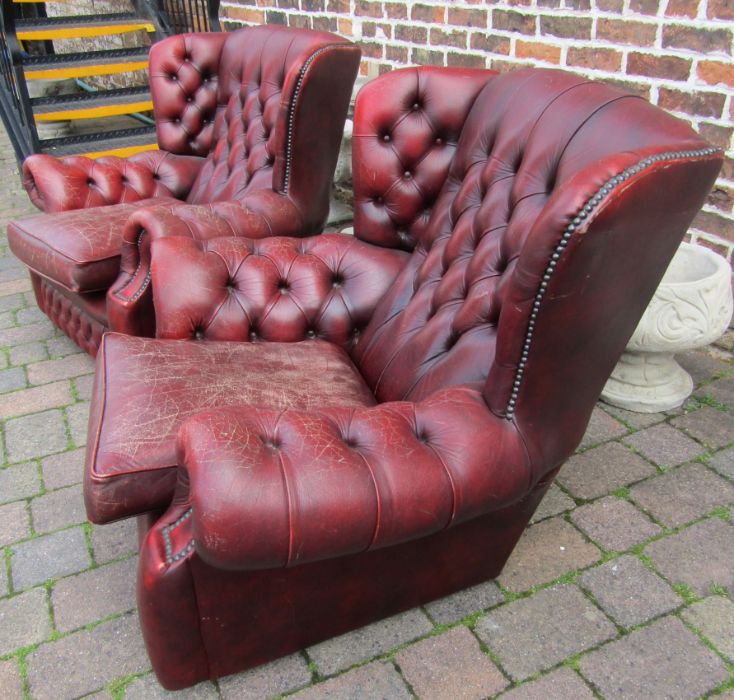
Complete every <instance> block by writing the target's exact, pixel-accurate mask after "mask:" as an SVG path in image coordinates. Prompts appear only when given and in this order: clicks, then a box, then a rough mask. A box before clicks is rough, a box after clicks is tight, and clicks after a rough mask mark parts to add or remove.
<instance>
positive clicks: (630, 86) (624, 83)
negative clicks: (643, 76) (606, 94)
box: [601, 78, 650, 100]
mask: <svg viewBox="0 0 734 700" xmlns="http://www.w3.org/2000/svg"><path fill="white" fill-rule="evenodd" d="M601 82H602V83H606V84H607V85H611V86H613V87H616V88H619V89H620V90H624V91H625V92H630V93H632V94H633V95H639V96H640V97H644V98H645V99H646V100H649V99H650V87H649V86H648V85H644V84H641V83H633V82H631V81H628V80H618V79H616V78H603V79H601Z"/></svg>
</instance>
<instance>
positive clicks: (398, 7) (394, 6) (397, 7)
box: [347, 2, 408, 19]
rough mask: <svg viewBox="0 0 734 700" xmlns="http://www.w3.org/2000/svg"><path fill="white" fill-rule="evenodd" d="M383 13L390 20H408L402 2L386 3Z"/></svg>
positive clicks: (406, 10)
mask: <svg viewBox="0 0 734 700" xmlns="http://www.w3.org/2000/svg"><path fill="white" fill-rule="evenodd" d="M347 12H349V10H348V9H347ZM385 12H386V13H387V16H388V17H389V18H390V19H408V8H407V7H406V6H405V5H404V4H403V3H402V2H386V3H385Z"/></svg>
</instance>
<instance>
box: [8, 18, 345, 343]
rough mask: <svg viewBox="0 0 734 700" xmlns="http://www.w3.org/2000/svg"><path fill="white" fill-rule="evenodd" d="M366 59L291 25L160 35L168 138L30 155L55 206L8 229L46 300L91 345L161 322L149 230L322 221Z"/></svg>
mask: <svg viewBox="0 0 734 700" xmlns="http://www.w3.org/2000/svg"><path fill="white" fill-rule="evenodd" d="M358 65H359V49H358V48H357V47H356V46H354V45H353V44H351V43H349V42H347V41H345V40H343V39H341V38H339V37H337V36H335V35H332V34H328V33H322V32H310V31H306V30H297V29H285V28H282V27H272V26H262V27H254V28H247V29H242V30H240V31H237V32H234V33H232V34H223V33H212V34H185V35H178V36H173V37H170V38H168V39H166V40H164V41H161V42H159V43H158V44H155V45H154V46H153V47H152V48H151V52H150V84H151V92H152V96H153V104H154V111H155V120H156V130H157V134H158V143H159V145H160V148H161V150H159V151H155V152H146V153H141V154H138V155H135V156H132V157H130V158H128V159H124V158H117V157H106V158H99V159H98V160H91V159H88V158H83V157H69V158H63V159H60V160H59V159H56V158H53V157H51V156H48V155H34V156H31V157H30V158H28V159H27V160H26V161H25V163H24V164H23V173H24V183H25V185H26V188H27V190H28V193H29V195H30V197H31V199H32V201H33V202H34V203H35V204H36V205H37V206H38V207H39V208H40V209H42V210H44V212H46V213H45V214H41V215H36V216H32V217H30V218H27V219H23V220H21V221H14V222H11V224H10V225H9V227H8V239H9V243H10V247H11V249H12V250H13V252H14V253H15V255H16V256H17V257H18V258H20V259H21V260H22V261H23V262H24V263H26V264H27V265H28V267H29V269H30V273H31V279H32V280H33V286H34V289H35V293H36V299H37V301H38V305H39V307H40V308H41V309H42V310H43V311H44V312H45V313H46V314H47V315H48V316H49V317H50V318H51V319H52V320H53V321H54V323H55V324H56V325H57V326H58V327H59V328H61V330H62V331H64V332H65V333H66V334H67V335H69V336H70V337H71V338H72V339H73V340H74V341H76V342H77V344H79V346H80V347H81V348H83V349H84V350H86V351H87V352H89V353H91V354H95V353H96V351H97V347H98V345H99V342H100V339H101V337H102V333H103V332H104V331H105V330H107V329H110V328H111V329H113V330H118V331H122V332H126V333H135V334H139V335H148V336H152V335H154V332H155V319H154V315H153V309H152V304H151V294H150V284H149V282H150V267H149V258H148V250H149V245H150V239H151V238H154V237H158V236H162V235H176V234H179V233H182V232H183V233H184V234H185V235H191V234H190V233H189V231H190V230H191V229H192V228H193V227H195V226H197V224H200V223H205V224H206V226H201V225H198V226H197V230H199V231H204V230H205V231H206V232H207V233H208V234H209V235H218V236H222V235H240V236H247V237H249V238H259V237H263V236H273V235H280V236H309V235H313V234H315V233H318V232H319V230H320V227H321V226H322V225H323V223H324V221H325V219H326V215H327V213H328V207H329V191H330V185H331V178H332V176H333V173H334V168H335V166H336V159H337V155H338V149H339V143H340V139H341V131H342V128H343V125H344V119H345V118H346V112H347V107H348V104H349V97H350V94H351V89H352V84H353V82H354V78H355V76H356V72H357V68H358ZM184 202H185V204H184Z"/></svg>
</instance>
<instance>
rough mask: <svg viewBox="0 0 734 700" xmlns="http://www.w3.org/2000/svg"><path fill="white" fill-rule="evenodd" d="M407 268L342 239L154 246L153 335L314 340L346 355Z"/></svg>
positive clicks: (390, 253)
mask: <svg viewBox="0 0 734 700" xmlns="http://www.w3.org/2000/svg"><path fill="white" fill-rule="evenodd" d="M407 260H408V256H407V255H406V254H405V253H403V252H401V251H396V250H390V249H386V248H379V247H377V246H373V245H370V244H368V243H363V242H362V241H359V240H357V239H355V238H353V237H352V236H347V235H343V234H322V235H321V236H314V237H311V238H304V239H294V238H264V239H261V240H251V239H243V238H232V237H231V236H230V237H227V238H216V239H213V240H210V241H204V242H199V241H194V240H192V239H190V238H182V237H172V238H165V239H162V240H158V241H155V242H154V243H153V255H152V286H153V301H154V307H155V316H156V329H157V330H156V335H157V336H158V337H159V338H194V337H199V338H207V339H210V340H235V341H243V340H250V339H255V338H262V339H265V340H269V341H278V342H295V341H299V340H304V339H305V338H314V337H319V338H323V339H326V340H329V341H330V342H332V343H336V344H339V345H342V346H343V347H350V346H351V345H352V344H354V343H355V342H356V341H357V339H358V337H359V333H360V331H361V329H362V328H363V327H364V326H366V325H367V323H368V322H369V320H370V318H371V317H372V314H373V312H374V309H375V307H376V306H377V304H378V303H379V301H380V299H382V297H383V296H384V295H385V293H386V292H387V290H388V289H389V287H390V285H391V284H392V282H393V281H394V279H395V278H396V277H397V275H398V274H399V273H400V271H401V270H402V269H403V267H404V266H405V264H406V262H407Z"/></svg>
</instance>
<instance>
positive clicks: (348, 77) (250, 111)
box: [150, 26, 359, 209]
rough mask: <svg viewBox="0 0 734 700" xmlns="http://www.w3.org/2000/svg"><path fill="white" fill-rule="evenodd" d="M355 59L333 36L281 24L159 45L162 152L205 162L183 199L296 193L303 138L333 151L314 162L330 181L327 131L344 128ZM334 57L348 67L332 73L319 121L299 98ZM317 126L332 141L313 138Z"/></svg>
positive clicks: (153, 75)
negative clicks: (296, 157) (295, 168)
mask: <svg viewBox="0 0 734 700" xmlns="http://www.w3.org/2000/svg"><path fill="white" fill-rule="evenodd" d="M332 54H334V55H333V57H332ZM358 59H359V50H358V49H357V48H356V47H355V46H354V45H352V44H350V43H349V42H347V41H345V40H343V39H341V38H339V37H337V36H335V35H333V34H329V33H326V32H312V31H307V30H298V29H287V28H284V27H278V26H260V27H248V28H245V29H242V30H239V31H236V32H233V33H231V34H224V33H222V34H219V33H212V34H183V35H179V36H175V37H171V38H170V39H167V40H165V41H163V42H160V43H158V44H156V45H154V46H153V47H152V49H151V54H150V82H151V90H152V94H153V99H154V103H155V113H156V125H157V133H158V140H159V143H160V146H161V147H162V148H164V149H166V150H169V151H173V152H175V153H187V154H195V155H200V156H206V158H207V162H206V163H205V164H204V165H203V167H202V168H201V171H200V173H199V176H198V178H197V180H196V182H195V183H194V185H193V187H192V188H191V191H190V193H189V196H188V200H187V201H188V202H189V203H192V204H199V203H209V202H215V201H224V200H237V199H241V198H242V197H243V196H244V195H245V194H246V193H247V192H249V191H252V190H255V189H261V188H272V189H274V190H275V191H278V192H285V191H286V190H287V189H288V187H289V184H290V185H291V186H295V187H296V188H297V186H298V183H293V182H292V181H291V182H289V176H290V174H291V173H290V172H289V171H290V169H291V168H292V163H291V158H292V156H293V151H294V150H295V149H296V148H297V147H298V139H299V137H300V138H301V140H303V136H302V135H301V132H302V131H306V132H310V133H309V136H310V138H311V141H316V142H318V143H319V144H320V146H321V148H322V150H324V151H327V153H326V155H325V156H324V157H323V158H322V159H321V160H325V163H321V162H320V160H319V161H317V162H316V163H313V162H312V163H311V165H312V166H313V167H314V169H315V173H314V174H313V179H314V180H316V181H317V182H319V183H320V181H321V180H323V179H325V180H327V181H328V180H329V179H330V177H331V174H330V173H328V170H329V166H330V167H331V171H332V172H333V166H334V164H335V159H336V152H334V153H333V154H331V153H330V151H331V150H335V149H334V148H331V147H330V146H329V143H330V141H331V140H333V139H332V138H331V137H330V136H329V132H330V130H333V129H334V128H335V127H334V123H338V122H339V119H340V118H341V120H342V123H343V119H344V117H345V115H346V108H347V102H348V98H349V92H350V89H351V84H352V82H353V80H354V75H355V74H356V69H357V63H358ZM330 60H339V61H340V62H341V63H342V65H343V66H344V67H343V68H342V69H341V71H338V70H337V71H336V72H335V73H334V74H332V75H331V76H330V77H331V80H332V91H331V93H330V95H326V96H324V95H322V96H321V98H322V102H323V104H322V108H323V109H324V110H325V112H326V113H325V114H324V115H323V118H322V119H321V123H317V122H314V115H313V114H310V113H308V109H307V107H308V105H306V107H304V106H303V105H301V104H300V102H299V100H300V99H302V98H303V95H304V94H306V93H307V91H308V89H309V86H310V84H311V83H312V82H313V80H314V78H313V77H312V76H314V74H316V73H319V72H324V70H326V71H328V68H329V63H328V62H329V61H330ZM312 92H313V91H312ZM342 93H343V94H342ZM342 103H343V104H342ZM331 112H333V113H334V114H333V116H332V115H331V114H329V113H331ZM304 113H305V114H304ZM321 126H323V128H324V133H325V134H326V139H324V138H323V137H322V136H318V138H314V130H316V129H318V128H319V127H321ZM336 128H337V129H338V128H339V127H338V124H337V126H336ZM309 155H310V154H309V153H306V154H305V157H306V158H308V157H309ZM331 161H334V163H331ZM322 171H323V172H322ZM291 180H292V178H291ZM321 189H323V187H322V188H321ZM318 194H319V195H320V194H321V192H319V193H318ZM318 208H319V209H323V207H322V206H319V207H318Z"/></svg>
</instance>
